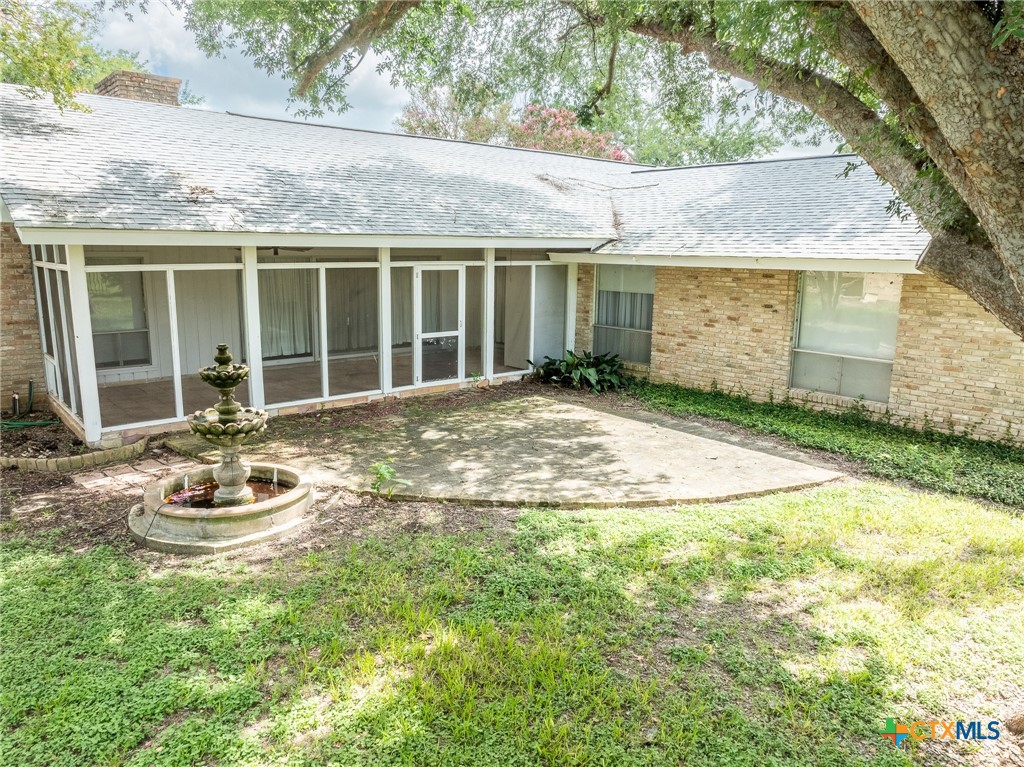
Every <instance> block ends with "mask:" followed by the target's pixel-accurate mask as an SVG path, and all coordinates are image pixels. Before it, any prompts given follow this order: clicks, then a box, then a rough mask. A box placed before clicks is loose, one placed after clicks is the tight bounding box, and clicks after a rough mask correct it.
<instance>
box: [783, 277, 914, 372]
mask: <svg viewBox="0 0 1024 767" xmlns="http://www.w3.org/2000/svg"><path fill="white" fill-rule="evenodd" d="M902 279H903V278H902V277H901V276H900V275H898V274H855V273H851V272H806V273H805V274H804V280H803V290H802V292H801V297H800V335H799V348H800V349H808V350H811V351H820V352H831V353H832V354H843V355H847V356H854V357H869V358H872V359H885V360H891V359H892V358H893V355H894V354H895V351H896V322H897V319H898V317H899V305H900V289H901V287H902Z"/></svg>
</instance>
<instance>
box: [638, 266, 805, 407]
mask: <svg viewBox="0 0 1024 767" xmlns="http://www.w3.org/2000/svg"><path fill="white" fill-rule="evenodd" d="M796 285H797V273H796V272H784V271H753V270H746V269H684V268H677V267H658V268H657V269H656V270H655V274H654V324H653V329H654V338H653V342H652V345H651V379H652V380H654V381H671V382H674V383H679V384H682V385H684V386H693V387H697V388H702V389H708V388H710V387H711V386H712V385H716V386H718V388H720V389H723V390H725V391H735V392H737V393H740V392H743V393H746V394H749V395H750V396H751V397H753V398H754V399H758V400H765V399H768V397H769V395H770V394H774V396H776V397H779V398H781V397H783V396H785V393H786V390H787V387H788V385H789V358H790V347H791V345H792V339H793V307H794V306H795V298H796Z"/></svg>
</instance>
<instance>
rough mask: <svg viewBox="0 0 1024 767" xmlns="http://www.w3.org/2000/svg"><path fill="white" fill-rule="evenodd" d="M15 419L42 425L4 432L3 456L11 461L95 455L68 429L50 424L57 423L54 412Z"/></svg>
mask: <svg viewBox="0 0 1024 767" xmlns="http://www.w3.org/2000/svg"><path fill="white" fill-rule="evenodd" d="M4 418H5V419H6V418H8V416H4ZM12 420H14V421H16V422H18V423H31V424H39V425H34V426H25V427H21V428H12V429H4V431H3V436H2V437H0V454H2V455H4V456H6V457H8V458H62V457H64V456H71V455H81V454H82V453H90V452H92V449H91V448H89V447H87V446H86V444H85V443H84V442H82V440H80V439H79V438H78V437H76V436H75V435H74V434H73V433H72V432H71V430H70V429H68V427H67V426H65V425H64V424H62V423H60V422H58V423H49V422H50V421H55V420H57V419H56V417H55V416H54V415H53V414H52V413H41V412H35V413H30V414H28V415H26V416H20V417H18V418H16V419H14V418H13V417H12Z"/></svg>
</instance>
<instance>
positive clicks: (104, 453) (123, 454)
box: [0, 438, 149, 471]
mask: <svg viewBox="0 0 1024 767" xmlns="http://www.w3.org/2000/svg"><path fill="white" fill-rule="evenodd" d="M148 444H149V439H148V438H147V439H140V440H139V441H138V442H133V443H132V444H131V445H125V446H123V447H114V448H111V449H109V450H97V451H95V452H92V453H82V455H65V456H62V457H60V458H8V457H7V456H0V468H4V469H7V468H10V467H12V466H13V467H17V468H19V469H22V470H24V471H80V470H81V469H89V468H92V467H93V466H107V465H108V464H111V463H121V462H122V461H130V460H131V459H132V458H138V457H139V456H140V455H142V454H143V452H145V450H146V447H147V446H148Z"/></svg>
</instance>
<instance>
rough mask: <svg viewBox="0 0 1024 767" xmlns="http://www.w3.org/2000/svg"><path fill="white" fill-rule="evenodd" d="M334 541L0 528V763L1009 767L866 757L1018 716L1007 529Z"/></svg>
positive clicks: (504, 534) (365, 517) (649, 523)
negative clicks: (139, 541) (258, 545)
mask: <svg viewBox="0 0 1024 767" xmlns="http://www.w3.org/2000/svg"><path fill="white" fill-rule="evenodd" d="M344 513H345V514H347V515H349V517H354V518H356V519H357V522H360V523H359V524H355V525H353V526H351V527H350V528H348V529H347V530H336V529H335V528H334V527H332V526H331V525H323V526H318V527H315V530H314V531H313V532H311V533H309V534H307V535H306V537H305V538H303V539H301V540H298V541H291V542H283V543H280V544H277V545H275V546H274V547H271V548H269V549H265V550H264V551H263V556H262V558H257V557H255V556H254V555H253V554H252V553H251V552H250V553H249V554H243V553H237V554H231V555H227V556H224V557H221V558H208V559H192V560H184V559H178V558H175V557H170V556H165V555H158V554H155V553H153V552H144V551H140V550H138V549H133V548H131V547H130V546H128V545H127V544H126V543H117V542H114V543H102V542H101V543H99V544H95V545H82V544H81V543H80V542H78V541H75V542H69V541H68V539H67V538H66V537H64V536H63V535H62V533H61V531H60V528H59V525H60V521H59V520H57V521H55V522H54V525H55V526H54V527H52V528H51V529H49V531H46V530H39V529H33V530H31V531H26V529H23V528H22V527H21V526H20V523H19V522H17V521H15V522H8V523H6V524H5V525H4V527H3V532H4V539H5V540H4V543H3V560H2V578H3V580H2V599H3V601H2V605H0V607H2V615H3V620H2V624H0V630H2V634H0V647H2V653H3V655H2V660H0V662H2V666H0V717H2V739H0V763H2V764H4V765H19V766H25V767H27V766H29V765H40V766H42V765H46V766H47V767H64V766H67V767H81V766H82V765H121V764H128V765H139V766H141V765H253V766H256V765H362V764H365V765H475V766H482V765H490V764H494V765H501V766H502V767H512V766H514V765H534V764H539V765H573V764H587V765H613V766H615V767H626V766H628V765H757V766H758V767H765V766H769V765H771V766H773V767H782V766H783V765H818V766H821V765H836V766H839V765H904V764H942V763H945V758H944V757H946V756H951V755H953V754H957V755H959V756H960V757H962V758H964V759H966V760H967V763H971V764H999V763H1004V764H1005V763H1011V762H1007V761H1005V760H1006V759H1008V758H1011V759H1018V758H1020V754H1021V751H1020V744H1021V742H1020V741H1016V740H1014V736H1012V735H1010V734H1009V733H1007V732H1005V731H1004V735H1003V738H1002V739H1001V740H1000V741H997V742H989V743H984V744H981V745H977V744H974V745H971V744H955V743H949V742H946V741H943V742H935V743H929V742H928V741H922V742H920V743H915V742H912V741H909V740H908V741H907V742H906V743H904V745H903V746H902V747H901V748H899V749H897V748H895V747H894V746H893V745H892V744H891V743H889V742H888V741H885V740H883V739H882V738H880V737H879V735H878V731H879V730H880V729H882V727H883V725H884V720H885V718H886V717H896V718H897V719H900V720H902V721H907V722H909V721H913V720H917V719H924V720H930V719H956V718H969V719H984V720H987V719H990V718H992V719H1003V720H1005V719H1007V718H1009V716H1010V715H1011V714H1013V713H1016V712H1019V711H1021V710H1024V674H1022V669H1024V642H1022V641H1021V638H1022V637H1024V609H1021V605H1022V604H1024V519H1022V518H1021V517H1019V516H1015V515H1014V514H1013V513H1012V512H1010V511H1009V510H1007V509H1006V508H1000V507H993V506H985V505H981V504H978V503H975V502H972V501H970V500H965V499H958V498H952V497H949V496H945V495H941V494H937V493H932V492H925V491H918V490H912V489H907V488H903V487H897V486H894V485H891V484H888V483H884V482H878V483H872V482H866V483H865V482H850V483H846V484H839V485H831V486H827V487H823V488H818V489H816V490H812V491H804V492H798V493H788V494H780V495H774V496H769V497H765V498H760V499H754V500H748V501H743V502H736V503H730V504H725V505H715V506H693V507H681V508H675V509H656V510H643V511H638V510H628V511H619V510H601V511H586V510H584V511H566V510H550V509H547V510H524V511H521V512H520V511H509V510H504V511H503V510H487V509H453V508H451V507H448V508H445V507H436V506H427V505H420V506H416V507H414V508H413V507H409V506H405V505H402V504H384V503H381V502H378V501H374V500H371V499H352V500H351V506H350V508H349V509H347V510H346V511H345V512H344ZM410 515H412V516H413V517H414V521H413V522H410ZM454 517H458V518H459V519H462V520H464V521H466V523H465V524H463V525H461V526H453V525H452V524H450V521H451V519H452V518H454ZM444 520H448V522H444ZM467 520H468V521H467ZM109 540H111V541H119V540H121V539H120V538H119V537H111V538H110V539H109ZM1011 752H1012V753H1011ZM1001 760H1003V761H1001Z"/></svg>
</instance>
